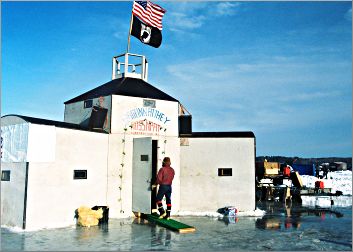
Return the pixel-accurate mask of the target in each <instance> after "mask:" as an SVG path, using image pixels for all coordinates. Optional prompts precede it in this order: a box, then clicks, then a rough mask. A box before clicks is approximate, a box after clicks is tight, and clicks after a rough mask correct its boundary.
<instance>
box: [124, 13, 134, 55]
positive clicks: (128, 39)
mask: <svg viewBox="0 0 353 252" xmlns="http://www.w3.org/2000/svg"><path fill="white" fill-rule="evenodd" d="M133 18H134V15H133V13H132V11H131V18H130V29H129V35H128V36H127V50H126V53H129V50H130V37H131V29H132V21H133Z"/></svg>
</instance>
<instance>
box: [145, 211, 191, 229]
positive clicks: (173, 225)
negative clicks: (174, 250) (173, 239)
mask: <svg viewBox="0 0 353 252" xmlns="http://www.w3.org/2000/svg"><path fill="white" fill-rule="evenodd" d="M141 217H142V218H145V219H147V220H148V221H151V222H154V223H156V224H158V225H160V226H162V227H165V228H168V229H170V230H173V231H177V232H179V233H189V232H194V231H195V230H196V229H195V228H194V227H192V226H189V225H186V224H184V223H181V222H179V221H176V220H172V219H169V220H166V219H159V217H158V216H156V215H152V214H144V215H141Z"/></svg>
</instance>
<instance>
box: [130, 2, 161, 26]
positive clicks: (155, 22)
mask: <svg viewBox="0 0 353 252" xmlns="http://www.w3.org/2000/svg"><path fill="white" fill-rule="evenodd" d="M165 12H166V10H164V9H163V8H162V7H160V6H159V5H157V4H154V3H152V2H151V1H134V5H133V7H132V13H133V14H134V15H135V16H136V17H138V18H139V19H140V20H141V21H142V22H144V23H145V24H147V25H150V26H153V27H156V28H158V29H159V30H162V18H163V15H164V13H165Z"/></svg>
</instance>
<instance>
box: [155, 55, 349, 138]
mask: <svg viewBox="0 0 353 252" xmlns="http://www.w3.org/2000/svg"><path fill="white" fill-rule="evenodd" d="M240 55H241V54H230V55H218V56H213V57H205V58H199V59H196V60H192V61H188V62H187V63H185V64H172V65H168V66H167V67H166V70H167V75H166V76H164V77H163V78H166V79H168V86H169V87H173V96H174V97H180V98H181V100H180V102H181V103H182V104H184V105H185V106H186V108H187V109H188V110H189V111H190V112H191V113H192V115H193V117H194V118H195V120H193V128H194V129H195V130H196V131H198V130H204V131H207V130H210V131H212V130H215V129H217V130H220V131H224V130H225V131H227V130H230V131H232V130H253V131H256V132H257V133H259V134H269V133H271V134H273V133H274V130H275V131H288V132H290V131H291V130H292V131H298V130H303V131H305V130H308V131H311V130H312V128H315V127H324V126H323V125H326V124H327V118H330V120H332V121H336V122H337V121H345V120H346V119H347V118H348V119H349V118H351V117H350V113H351V109H350V108H351V97H350V95H349V94H350V93H351V87H350V85H351V82H350V78H349V77H350V74H349V72H347V70H348V69H350V66H351V64H350V62H347V63H345V62H342V61H338V60H337V59H334V58H332V59H324V60H323V59H321V58H319V57H317V56H315V55H307V54H304V55H303V56H295V57H289V56H284V55H268V56H260V55H259V54H257V55H256V57H253V56H252V55H246V57H241V56H240ZM168 75H169V76H168ZM160 82H163V81H160ZM185 90H187V92H185ZM196 118H197V119H196ZM293 118H295V121H296V123H295V124H293Z"/></svg>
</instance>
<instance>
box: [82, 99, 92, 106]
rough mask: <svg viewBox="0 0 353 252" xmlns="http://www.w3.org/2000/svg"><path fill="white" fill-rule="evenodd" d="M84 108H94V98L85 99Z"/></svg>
mask: <svg viewBox="0 0 353 252" xmlns="http://www.w3.org/2000/svg"><path fill="white" fill-rule="evenodd" d="M83 106H84V108H92V106H93V100H86V101H84V105H83Z"/></svg>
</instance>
